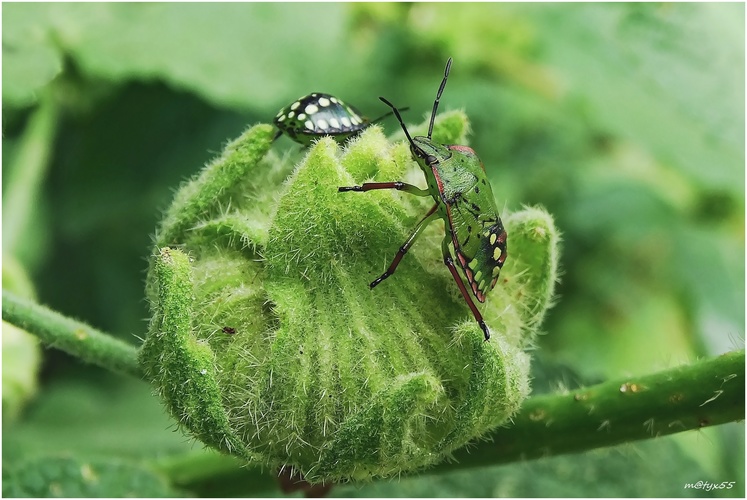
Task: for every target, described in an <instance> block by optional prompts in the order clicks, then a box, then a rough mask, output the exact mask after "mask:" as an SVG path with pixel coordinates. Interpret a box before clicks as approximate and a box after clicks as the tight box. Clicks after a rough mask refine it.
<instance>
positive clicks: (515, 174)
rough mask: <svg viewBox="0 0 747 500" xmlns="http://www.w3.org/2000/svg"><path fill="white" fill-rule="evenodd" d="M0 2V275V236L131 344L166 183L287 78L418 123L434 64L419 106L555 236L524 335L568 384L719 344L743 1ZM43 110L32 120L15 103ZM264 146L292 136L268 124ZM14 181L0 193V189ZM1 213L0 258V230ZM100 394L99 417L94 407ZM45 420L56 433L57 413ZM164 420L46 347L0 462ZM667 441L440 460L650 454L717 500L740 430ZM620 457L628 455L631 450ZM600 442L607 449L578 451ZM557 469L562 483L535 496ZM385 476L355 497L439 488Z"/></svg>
mask: <svg viewBox="0 0 747 500" xmlns="http://www.w3.org/2000/svg"><path fill="white" fill-rule="evenodd" d="M2 9H3V11H2V12H3V31H2V37H3V48H2V50H3V153H2V154H3V174H2V175H3V227H4V234H3V245H4V246H3V252H4V255H5V257H4V262H3V268H4V271H5V267H6V262H9V260H8V258H9V255H8V253H10V257H12V258H13V259H15V260H16V261H17V262H19V263H20V264H21V266H23V267H24V268H25V269H24V272H25V273H27V274H28V275H30V276H31V279H32V281H33V289H35V291H36V295H37V297H38V299H39V300H40V301H41V302H42V303H45V304H47V305H49V306H50V307H52V308H54V309H57V310H59V311H60V312H62V313H64V314H68V315H71V316H74V317H78V318H81V319H84V320H86V321H87V322H89V323H91V324H93V325H95V326H97V327H99V328H102V329H104V330H108V331H111V332H113V333H114V334H116V335H119V336H120V337H122V338H123V339H125V340H127V341H130V342H132V343H137V336H142V335H143V332H144V331H145V326H146V325H145V320H146V318H147V305H146V304H145V302H144V299H143V290H142V288H143V280H144V276H145V275H144V270H145V268H146V260H147V258H148V257H149V255H150V253H151V251H152V249H151V236H150V235H151V234H152V232H153V230H154V228H155V226H156V222H157V221H158V220H159V218H160V210H163V209H164V208H165V207H167V206H168V204H169V202H170V200H171V196H172V193H173V190H174V188H175V187H176V186H177V185H178V184H179V183H180V182H181V181H182V180H183V179H185V178H187V177H188V176H191V175H192V174H194V173H195V172H197V171H198V170H199V168H200V167H201V165H202V164H203V163H205V162H206V161H207V160H209V159H210V158H211V157H212V156H214V155H216V154H217V152H218V151H220V149H221V147H222V145H223V144H224V143H225V142H226V141H227V140H228V139H230V138H232V137H235V136H237V135H238V134H239V133H240V132H241V131H242V130H243V129H244V127H245V126H246V125H247V124H251V123H256V122H260V121H261V122H270V121H271V119H272V118H273V117H274V115H275V113H276V112H277V111H278V110H279V109H280V108H281V107H283V106H285V105H287V104H288V103H290V102H291V101H292V100H294V99H296V98H297V97H299V96H301V95H304V94H307V93H309V92H312V91H320V92H328V93H332V94H335V95H338V96H339V97H340V98H342V99H344V100H345V101H347V102H349V103H352V104H354V105H355V106H356V107H358V108H360V109H361V110H362V111H363V112H364V113H365V114H367V115H369V116H378V115H379V114H381V113H382V112H384V111H385V109H383V105H382V104H381V103H379V102H378V100H377V97H378V96H379V95H384V96H386V97H387V98H389V99H390V100H392V101H393V102H394V103H396V104H397V105H400V106H410V108H411V109H410V111H408V112H407V113H406V114H405V120H406V121H407V122H408V123H416V122H419V121H420V120H421V118H422V116H423V115H425V114H426V113H428V112H430V108H431V106H432V101H433V97H434V96H433V89H434V85H435V84H436V83H437V82H438V80H439V78H440V75H441V69H442V68H443V64H444V62H445V60H446V59H447V57H449V56H452V57H454V66H453V68H452V74H451V76H450V79H449V86H448V88H447V89H446V91H445V93H444V96H443V98H442V101H441V106H442V110H444V111H445V110H448V109H455V108H463V109H465V110H466V112H467V114H468V116H469V117H470V119H471V122H472V124H473V129H474V130H473V134H472V138H471V145H472V146H474V147H475V149H476V150H477V151H478V152H479V154H480V156H481V158H482V159H483V161H484V162H485V166H486V169H487V171H488V173H489V176H490V178H491V181H492V183H493V188H494V189H493V190H494V192H495V194H496V197H497V200H498V203H499V206H501V205H504V206H505V207H506V208H508V209H511V210H514V209H517V208H519V207H520V206H521V205H522V204H542V205H544V206H545V207H547V208H548V210H549V211H550V212H551V213H552V214H554V216H555V218H556V222H557V224H558V226H559V227H560V228H561V230H562V231H563V236H564V244H563V246H564V248H563V262H562V268H563V272H564V274H563V277H562V283H561V286H560V289H559V292H560V296H559V299H558V302H557V306H556V307H555V309H554V310H552V311H551V313H550V315H549V317H548V319H547V321H546V323H545V326H544V329H545V331H546V332H547V335H546V336H544V337H543V338H542V339H541V340H540V342H539V346H538V348H539V349H540V351H539V352H541V353H542V356H543V357H544V358H547V359H552V360H554V362H562V363H565V364H567V365H568V366H572V367H573V369H574V372H575V373H578V377H579V378H580V379H581V380H589V379H604V378H608V377H613V376H621V375H626V374H643V373H649V372H652V371H655V370H657V369H661V368H664V367H668V366H673V365H676V364H679V363H682V362H687V361H689V360H693V359H695V358H697V357H702V356H713V355H717V354H720V353H722V352H725V351H726V350H729V349H733V348H736V347H738V346H741V345H742V344H743V341H744V302H745V295H744V275H745V268H744V256H745V253H744V186H745V179H744V163H745V158H744V151H745V148H744V137H745V129H744V108H745V101H744V88H745V81H744V75H745V54H744V46H745V38H744V14H745V13H744V5H743V4H705V3H687V4H681V3H671V4H660V3H647V4H594V3H591V4H503V3H502V4H484V3H480V4H461V3H460V4H442V3H438V4H430V3H416V4H388V3H376V4H366V3H355V4H315V3H303V4H296V3H284V4H262V3H254V4H233V3H232V4H174V3H137V4H106V3H103V4H66V3H53V4H49V3H47V4H44V3H39V4H21V3H11V4H7V3H6V4H3V6H2ZM50 107H52V108H53V109H52V108H50ZM50 109H51V111H50V112H49V113H48V115H49V116H50V117H51V119H50V122H49V123H50V128H49V130H47V132H46V133H40V132H39V128H38V127H36V128H35V127H34V126H33V124H34V123H35V121H34V117H36V116H40V114H43V113H44V112H45V111H44V110H50ZM385 125H386V127H387V129H388V131H390V132H395V131H396V127H395V126H393V125H391V124H388V125H387V124H385ZM29 144H31V146H29ZM29 148H30V149H29ZM276 148H277V149H278V150H279V151H283V152H285V151H287V153H286V154H288V155H290V156H293V157H300V156H301V154H302V151H300V150H299V149H298V147H297V146H296V145H294V144H292V143H291V142H290V141H288V140H287V139H285V138H281V139H280V140H278V142H277V143H276ZM29 151H31V152H32V153H35V155H32V156H29V154H28V152H29ZM45 151H46V152H47V153H48V157H47V158H46V159H45V156H44V155H43V154H41V155H40V154H39V153H40V152H45ZM30 157H31V158H36V159H37V160H38V161H39V163H38V165H37V167H38V168H36V169H35V170H34V172H36V173H37V174H38V182H35V181H34V179H31V181H29V182H26V183H23V182H21V181H17V179H23V178H27V177H28V176H24V175H23V174H26V173H27V171H26V169H28V168H29V163H28V162H29V159H28V158H30ZM27 180H28V179H27ZM19 189H21V190H25V191H23V194H24V196H9V193H10V192H13V193H14V194H15V193H18V192H19V191H18V190H19ZM19 199H20V200H25V201H22V202H15V201H13V200H19ZM19 203H24V204H25V205H24V206H20V205H19ZM20 214H27V215H24V216H23V217H22V219H23V221H24V222H23V224H21V225H20V226H17V227H18V229H17V230H16V235H15V236H13V238H16V241H15V244H14V245H13V247H12V250H11V249H9V247H7V246H6V242H7V241H11V240H13V238H8V236H7V235H6V233H5V230H6V229H5V228H6V225H8V224H7V221H8V220H9V219H8V218H11V219H10V220H11V222H12V221H14V220H15V219H12V218H13V217H17V218H19V220H20V219H21V215H20ZM9 227H13V224H10V225H9ZM509 238H510V235H509ZM509 244H510V243H509ZM4 341H5V339H4ZM4 364H5V363H4ZM4 383H5V380H4ZM536 385H537V386H538V390H541V389H539V385H540V382H539V380H538V381H537V384H536ZM549 388H550V387H549V386H548V387H546V388H545V390H548V389H549ZM4 393H5V391H4ZM4 395H5V394H4ZM120 402H122V404H125V403H126V405H125V406H119V403H120ZM102 405H103V406H107V407H108V410H111V411H112V412H113V413H111V414H108V413H106V411H104V410H103V409H102V410H101V411H104V413H103V414H98V413H97V412H98V411H99V410H97V408H98V407H99V406H102ZM50 408H51V409H50ZM154 412H155V413H154ZM50 416H52V417H50ZM60 422H68V424H70V425H66V426H65V427H64V429H65V430H64V431H63V430H61V429H62V427H60V425H59V423H60ZM73 422H78V423H79V425H78V426H76V425H72V423H73ZM10 425H12V427H11V426H10ZM168 426H169V421H168V419H167V418H166V417H165V414H164V413H163V412H162V410H160V409H159V408H158V403H157V401H155V399H153V398H152V397H151V396H150V391H149V389H148V388H147V387H146V386H145V385H144V384H139V383H135V382H130V381H122V380H120V379H118V378H116V377H109V376H106V377H102V376H101V374H100V371H99V370H97V369H93V368H88V367H81V366H80V365H79V364H78V363H77V362H75V361H74V360H72V359H71V358H69V357H67V356H66V355H63V354H61V353H59V352H56V351H53V350H47V351H45V352H44V365H43V371H42V375H41V381H40V390H39V392H38V394H37V396H36V400H35V401H34V402H33V403H32V404H31V405H30V406H29V407H27V409H26V412H25V413H24V414H22V415H21V416H20V418H19V419H18V421H16V422H15V423H12V424H9V423H7V422H4V428H3V437H4V438H5V440H4V441H5V443H4V444H5V446H4V447H3V458H4V459H5V462H13V461H18V460H19V459H21V458H23V457H24V456H27V455H28V454H30V453H36V454H39V453H43V452H45V451H46V452H50V453H51V452H61V451H69V452H71V453H76V452H77V453H94V454H95V453H103V454H106V455H108V456H120V455H126V457H127V458H130V459H138V458H146V457H153V456H157V455H159V454H162V453H165V454H168V453H179V452H181V451H183V450H184V449H185V447H188V442H187V441H186V440H185V439H184V438H182V437H181V436H180V435H179V434H173V433H171V432H169V431H168ZM9 429H12V431H9ZM161 434H162V435H161ZM86 435H89V436H90V439H86V438H85V437H84V436H86ZM159 436H160V437H159ZM692 436H694V437H695V438H693V437H687V436H678V437H675V438H671V439H667V440H655V441H652V442H650V443H646V444H645V445H638V444H635V445H628V446H626V447H624V448H625V451H624V452H620V453H617V452H616V451H609V452H594V453H593V454H588V456H585V457H582V458H579V457H568V458H564V457H558V458H554V459H550V460H546V461H542V462H536V463H535V464H526V465H524V464H517V465H512V466H507V467H500V468H495V469H493V470H494V473H495V474H496V477H498V478H502V479H501V480H500V481H494V482H485V481H481V478H482V477H483V476H482V475H483V474H484V473H485V471H479V470H478V471H460V472H457V473H453V474H450V475H446V476H444V477H446V479H444V481H451V484H452V486H444V488H445V489H444V491H448V492H450V493H449V494H452V495H460V496H470V495H529V496H535V495H536V496H546V495H553V496H555V495H564V494H567V495H582V494H589V495H599V496H607V495H613V496H615V495H617V496H622V495H626V496H627V495H631V496H637V495H647V494H648V495H667V496H669V495H671V496H680V495H682V496H686V495H688V494H691V493H692V492H688V491H684V490H680V489H678V488H679V484H676V485H675V486H672V485H668V486H666V487H664V486H662V488H661V489H654V485H655V484H656V483H661V481H662V477H663V476H662V475H661V474H659V473H655V472H653V471H652V470H651V468H650V467H648V468H647V467H646V466H645V465H646V464H649V465H650V463H652V462H656V463H668V464H670V465H671V467H672V469H673V470H674V469H678V468H679V469H680V470H681V471H692V475H693V476H697V474H698V472H697V470H698V469H697V468H698V467H700V468H702V469H703V470H705V471H706V473H707V475H710V476H711V477H692V481H697V480H701V479H702V480H711V481H713V482H716V481H719V480H737V481H738V485H739V488H738V491H737V490H731V491H728V492H726V491H721V492H719V493H718V494H719V495H721V496H742V495H743V494H744V446H743V443H744V431H743V426H742V425H739V426H737V425H736V424H734V425H730V426H724V427H722V428H720V429H711V430H709V431H708V433H707V439H706V437H704V436H703V435H701V434H693V435H692ZM698 436H700V437H703V439H700V438H699V437H698ZM704 443H705V444H704ZM675 447H676V448H675ZM676 449H680V450H681V451H682V452H684V455H682V456H681V455H679V454H678V453H677V452H676ZM629 450H642V451H640V458H635V457H636V456H637V455H638V452H637V451H632V452H630V453H628V451H629ZM605 454H606V456H611V457H613V458H611V459H609V460H610V461H609V462H605V465H600V466H599V467H595V466H594V465H593V464H594V463H595V462H596V460H597V458H598V457H600V456H602V455H605ZM622 456H625V457H626V458H625V460H626V461H625V462H620V463H618V464H617V465H615V462H614V461H615V460H617V459H620V460H622V458H620V457H622ZM615 457H616V458H615ZM631 457H632V458H631ZM635 460H639V462H638V463H637V464H638V465H630V464H631V463H636V462H635ZM631 461H632V462H631ZM5 462H4V463H5ZM693 467H695V469H693ZM615 470H617V471H618V472H619V471H620V470H635V472H634V473H633V475H635V476H636V478H637V481H636V484H635V487H634V489H631V487H630V483H629V482H628V483H625V482H622V481H621V482H614V481H607V480H603V479H601V478H603V477H604V478H609V477H612V476H613V475H614V471H615ZM491 474H493V472H491ZM684 476H687V474H684V473H683V477H684ZM557 477H578V478H581V479H579V480H578V481H579V483H578V484H577V485H576V484H574V485H573V487H571V486H570V485H567V486H568V488H567V489H563V490H557V484H551V483H553V482H552V480H551V478H557ZM677 477H680V476H677ZM517 478H518V479H517ZM545 478H550V479H547V480H545ZM409 481H415V480H403V481H402V482H401V483H399V484H398V483H381V484H376V485H373V486H371V489H368V488H366V489H363V490H361V492H364V493H365V494H380V495H396V494H408V493H407V492H408V491H409V492H410V493H409V494H412V495H416V494H421V493H422V494H427V495H434V496H435V495H439V494H440V493H438V492H437V491H434V490H433V489H431V490H417V491H418V492H421V493H416V490H415V489H412V490H409V489H408V488H410V486H408V485H409V484H414V483H410V482H409ZM424 481H426V482H427V481H430V479H427V478H426V479H424ZM434 484H435V483H434ZM439 484H440V483H439ZM576 486H578V489H574V488H575V487H576ZM449 488H451V489H449ZM333 491H334V490H333ZM340 491H342V492H344V494H349V495H356V494H358V493H356V490H355V489H344V490H343V489H341V490H340ZM701 494H702V495H705V493H704V492H700V494H699V495H701Z"/></svg>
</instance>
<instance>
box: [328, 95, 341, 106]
mask: <svg viewBox="0 0 747 500" xmlns="http://www.w3.org/2000/svg"><path fill="white" fill-rule="evenodd" d="M329 100H330V101H331V102H333V103H335V104H337V103H338V102H340V101H338V100H337V98H336V97H332V96H330V98H329Z"/></svg>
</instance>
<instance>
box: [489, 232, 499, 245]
mask: <svg viewBox="0 0 747 500" xmlns="http://www.w3.org/2000/svg"><path fill="white" fill-rule="evenodd" d="M497 239H498V235H496V234H495V233H493V234H491V235H490V244H491V245H495V240H497Z"/></svg>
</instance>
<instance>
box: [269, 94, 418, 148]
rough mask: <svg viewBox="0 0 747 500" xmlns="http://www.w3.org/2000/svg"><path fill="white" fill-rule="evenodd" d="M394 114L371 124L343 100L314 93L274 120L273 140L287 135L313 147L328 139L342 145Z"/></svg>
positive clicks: (288, 107) (285, 110)
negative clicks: (317, 142)
mask: <svg viewBox="0 0 747 500" xmlns="http://www.w3.org/2000/svg"><path fill="white" fill-rule="evenodd" d="M405 109H408V108H403V110H405ZM391 114H392V111H390V112H388V113H386V114H384V115H382V116H380V117H378V118H376V119H375V120H369V119H368V118H366V117H365V116H363V115H362V114H361V113H360V111H358V110H357V109H356V108H355V107H354V106H351V105H349V104H346V103H345V102H343V100H342V99H338V98H337V97H335V96H333V95H329V94H323V93H321V92H314V93H311V94H309V95H306V96H303V97H300V98H298V99H296V100H295V101H294V102H293V103H291V104H289V105H288V106H286V107H284V108H283V109H281V110H280V111H279V112H278V114H277V116H275V119H274V120H273V123H274V125H275V126H276V127H277V128H278V131H277V133H276V134H275V137H274V138H273V140H275V139H277V138H278V137H280V136H281V135H283V134H286V135H287V136H288V137H290V138H291V139H293V140H294V141H296V142H297V143H299V144H301V145H303V146H310V145H311V143H312V142H313V141H315V140H317V139H319V138H321V137H327V136H328V137H332V138H333V139H334V140H335V141H337V143H339V144H342V143H344V142H345V141H347V140H348V139H352V138H353V137H356V136H357V135H359V134H360V133H361V132H363V131H364V130H366V129H367V128H368V127H370V126H371V125H373V124H374V123H376V122H378V121H380V120H383V119H384V118H386V117H387V116H389V115H391Z"/></svg>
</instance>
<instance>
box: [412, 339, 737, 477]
mask: <svg viewBox="0 0 747 500" xmlns="http://www.w3.org/2000/svg"><path fill="white" fill-rule="evenodd" d="M744 363H745V358H744V350H740V351H733V352H730V353H726V354H723V355H721V356H718V357H716V358H710V359H705V360H701V361H698V362H696V363H693V364H690V365H684V366H679V367H676V368H672V369H669V370H665V371H661V372H658V373H654V374H652V375H647V376H643V377H634V378H629V379H621V380H615V381H610V382H604V383H602V384H599V385H595V386H593V387H589V388H586V389H579V390H575V391H572V392H571V393H569V394H563V395H560V394H552V395H543V396H536V397H533V398H530V399H528V400H527V401H526V402H525V403H524V405H523V407H522V410H521V411H520V412H519V413H518V415H516V416H515V417H514V418H513V424H512V425H511V426H510V427H503V428H500V429H498V430H496V431H494V432H493V433H492V434H491V435H490V439H491V441H492V442H482V443H479V444H477V445H476V446H474V447H470V448H469V449H465V448H462V449H461V450H459V451H457V452H455V453H454V459H455V461H456V463H448V464H441V465H438V466H437V467H434V468H432V469H429V470H428V471H427V472H438V471H444V470H454V469H457V468H467V467H478V466H479V467H483V466H486V465H494V464H501V463H506V462H514V461H517V460H521V459H533V458H540V457H546V456H554V455H560V454H564V453H578V452H582V451H587V450H590V449H595V448H603V447H606V446H613V445H616V444H619V443H623V442H630V441H637V440H640V439H650V438H654V437H658V436H665V435H667V434H674V433H677V432H682V431H687V430H692V429H699V428H702V427H708V426H711V425H718V424H723V423H727V422H733V421H738V420H744V413H745V411H744V409H745V380H744V379H745V371H744V369H745V364H744Z"/></svg>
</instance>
